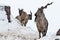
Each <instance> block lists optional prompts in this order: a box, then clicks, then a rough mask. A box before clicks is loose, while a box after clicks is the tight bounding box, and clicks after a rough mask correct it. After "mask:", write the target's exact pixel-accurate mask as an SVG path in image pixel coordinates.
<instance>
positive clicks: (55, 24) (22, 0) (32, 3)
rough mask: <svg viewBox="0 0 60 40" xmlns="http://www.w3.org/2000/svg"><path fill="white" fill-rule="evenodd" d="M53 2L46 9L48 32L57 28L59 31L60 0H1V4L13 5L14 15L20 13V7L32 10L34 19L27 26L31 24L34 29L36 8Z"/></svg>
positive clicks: (28, 10)
mask: <svg viewBox="0 0 60 40" xmlns="http://www.w3.org/2000/svg"><path fill="white" fill-rule="evenodd" d="M51 2H54V3H53V4H52V5H50V6H48V8H47V9H45V10H44V13H45V16H46V18H47V20H48V22H49V27H48V33H50V34H52V32H55V30H56V31H57V29H59V27H60V18H59V17H60V5H59V4H60V0H0V4H3V5H10V6H11V13H12V15H13V17H16V16H17V15H18V8H20V9H22V8H23V9H24V11H26V12H27V13H28V14H29V13H30V10H31V11H32V13H33V19H32V21H29V22H28V24H27V26H31V27H32V29H34V28H36V26H35V22H34V17H35V16H34V13H35V12H36V10H37V9H38V8H40V7H41V6H45V5H46V4H47V3H51ZM34 30H35V29H34ZM48 33H47V34H48Z"/></svg>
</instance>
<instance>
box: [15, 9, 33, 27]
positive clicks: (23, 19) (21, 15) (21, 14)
mask: <svg viewBox="0 0 60 40" xmlns="http://www.w3.org/2000/svg"><path fill="white" fill-rule="evenodd" d="M16 19H18V20H19V21H20V22H21V25H22V26H23V25H24V26H26V24H27V22H28V20H32V13H31V14H27V13H26V12H24V11H23V9H21V10H20V9H19V16H17V17H16Z"/></svg>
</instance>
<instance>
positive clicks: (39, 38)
mask: <svg viewBox="0 0 60 40" xmlns="http://www.w3.org/2000/svg"><path fill="white" fill-rule="evenodd" d="M40 38H41V32H40V31H39V39H40Z"/></svg>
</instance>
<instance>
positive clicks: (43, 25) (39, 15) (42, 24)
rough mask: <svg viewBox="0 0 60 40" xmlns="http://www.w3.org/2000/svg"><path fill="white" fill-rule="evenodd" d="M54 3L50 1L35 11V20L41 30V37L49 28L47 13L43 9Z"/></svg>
mask: <svg viewBox="0 0 60 40" xmlns="http://www.w3.org/2000/svg"><path fill="white" fill-rule="evenodd" d="M51 4H52V3H50V4H49V3H48V4H47V5H46V6H45V7H43V6H42V7H41V8H38V10H37V12H36V13H35V22H36V25H37V29H38V31H39V38H40V37H41V35H40V34H41V33H42V36H45V35H46V33H47V28H48V21H47V19H46V17H45V14H44V12H43V9H45V8H47V6H48V5H51Z"/></svg>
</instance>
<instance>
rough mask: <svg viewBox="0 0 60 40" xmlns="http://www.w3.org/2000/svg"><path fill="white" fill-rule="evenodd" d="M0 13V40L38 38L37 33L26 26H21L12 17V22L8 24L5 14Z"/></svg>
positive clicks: (31, 39)
mask: <svg viewBox="0 0 60 40" xmlns="http://www.w3.org/2000/svg"><path fill="white" fill-rule="evenodd" d="M0 13H1V14H0V15H1V17H0V40H34V39H37V38H38V32H37V31H35V30H33V29H31V28H30V27H27V26H26V27H25V26H21V24H20V22H19V21H18V20H17V19H15V18H13V17H12V15H11V21H12V22H11V23H8V21H7V16H6V12H5V11H0ZM3 19H4V20H3Z"/></svg>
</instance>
